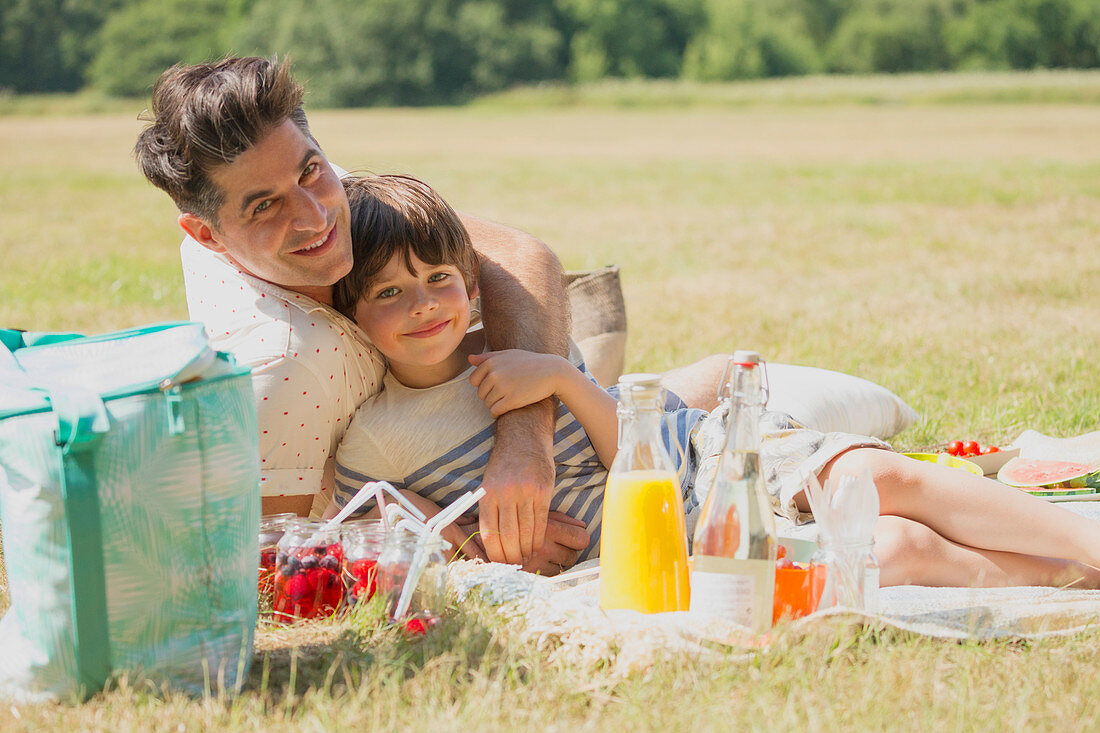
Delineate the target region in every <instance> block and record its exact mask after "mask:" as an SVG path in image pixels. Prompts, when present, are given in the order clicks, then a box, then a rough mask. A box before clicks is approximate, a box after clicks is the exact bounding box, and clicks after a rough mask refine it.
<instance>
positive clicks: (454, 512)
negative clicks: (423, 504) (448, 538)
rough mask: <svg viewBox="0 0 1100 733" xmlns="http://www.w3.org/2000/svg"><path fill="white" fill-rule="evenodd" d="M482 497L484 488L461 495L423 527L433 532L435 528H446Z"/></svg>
mask: <svg viewBox="0 0 1100 733" xmlns="http://www.w3.org/2000/svg"><path fill="white" fill-rule="evenodd" d="M483 496H485V489H484V487H482V488H478V489H477V490H476V491H470V492H467V493H465V494H463V495H462V496H460V497H459V498H458V499H457V500H456V501H455V502H454V503H453V504H451V505H450V506H449V507H447V508H446V509H444V510H443V511H441V512H440V513H439V514H436V515H435V516H434V517H432V518H431V519H429V520H428V521H427V522H426V523H425V525H424V526H425V527H427V528H428V529H431V530H435V528H437V527H438V528H440V529H442V528H443V527H446V526H447V525H448V524H450V523H451V522H453V521H455V520H456V519H458V518H459V517H460V516H462V514H463V512H465V511H466V510H467V509H469V508H470V507H472V506H473V505H474V504H476V503H477V502H478V501H480V500H481V497H483ZM437 534H438V532H437Z"/></svg>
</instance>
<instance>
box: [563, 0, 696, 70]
mask: <svg viewBox="0 0 1100 733" xmlns="http://www.w3.org/2000/svg"><path fill="white" fill-rule="evenodd" d="M556 7H557V8H558V10H559V11H560V13H561V18H562V21H561V22H562V24H563V28H564V30H565V34H566V37H567V39H568V41H567V42H568V44H569V56H570V59H569V76H570V78H572V79H573V80H575V81H592V80H595V79H599V78H602V77H604V76H616V77H627V78H634V77H670V76H678V75H679V74H680V70H681V65H682V63H683V55H684V49H685V48H686V47H687V44H688V41H689V40H690V39H691V37H692V36H694V35H695V33H696V32H697V31H698V27H699V24H700V23H701V22H702V0H557V5H556Z"/></svg>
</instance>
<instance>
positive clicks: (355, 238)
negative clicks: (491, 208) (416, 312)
mask: <svg viewBox="0 0 1100 733" xmlns="http://www.w3.org/2000/svg"><path fill="white" fill-rule="evenodd" d="M343 183H344V191H345V192H347V195H348V204H349V205H350V206H351V246H352V252H353V253H354V257H355V264H354V265H353V266H352V268H351V272H350V273H348V275H347V276H346V277H344V278H342V279H341V280H340V281H338V282H337V283H336V285H335V286H333V292H332V300H333V305H334V306H335V307H336V309H337V310H338V311H340V312H341V313H343V314H344V315H347V316H349V317H350V316H354V313H355V304H356V303H357V302H358V301H359V298H360V297H362V295H363V293H365V292H366V291H367V289H368V288H369V287H370V286H371V284H372V283H373V281H374V280H375V279H376V278H377V277H378V273H380V272H381V271H382V270H383V269H385V267H386V265H387V264H389V261H390V258H392V257H393V256H394V255H395V254H398V253H400V254H402V255H403V256H404V258H405V266H406V267H408V269H409V271H410V272H411V271H412V269H413V266H412V255H416V256H417V258H418V259H419V260H420V261H421V262H423V263H425V264H427V265H453V266H454V267H456V268H458V271H459V272H460V273H461V274H462V280H463V282H464V283H465V284H466V292H467V293H472V292H473V290H474V287H475V286H476V285H477V274H478V268H479V267H480V262H479V260H478V257H477V253H476V252H475V251H474V247H473V245H472V244H471V243H470V235H469V233H468V232H467V231H466V227H464V226H462V222H461V221H460V220H459V218H458V215H457V214H456V213H455V212H454V209H452V208H451V207H450V206H449V205H448V204H447V202H446V201H444V200H443V199H442V198H441V197H440V196H439V194H437V193H436V192H435V191H434V190H432V188H431V186H429V185H428V184H426V183H424V182H423V181H420V180H418V179H416V178H413V177H411V176H396V175H389V176H363V177H354V176H347V177H345V178H344V179H343Z"/></svg>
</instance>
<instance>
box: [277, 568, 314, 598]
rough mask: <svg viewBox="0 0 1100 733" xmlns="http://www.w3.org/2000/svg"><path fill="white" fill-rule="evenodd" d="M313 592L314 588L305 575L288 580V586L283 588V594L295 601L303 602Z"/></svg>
mask: <svg viewBox="0 0 1100 733" xmlns="http://www.w3.org/2000/svg"><path fill="white" fill-rule="evenodd" d="M312 592H313V588H312V586H311V585H310V582H309V578H307V577H306V576H305V575H300V574H299V575H295V576H292V577H290V578H287V581H286V585H285V586H283V594H284V595H285V596H286V597H287V598H290V599H291V600H294V601H301V600H302V599H304V598H306V597H307V596H309V595H310V594H311V593H312Z"/></svg>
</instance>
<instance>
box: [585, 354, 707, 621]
mask: <svg viewBox="0 0 1100 733" xmlns="http://www.w3.org/2000/svg"><path fill="white" fill-rule="evenodd" d="M663 404H664V399H663V390H662V389H661V384H660V377H659V376H658V375H654V374H628V375H624V376H623V377H621V378H620V379H619V451H618V453H617V454H616V456H615V460H614V462H613V463H612V464H611V469H610V471H609V472H608V476H607V488H606V490H605V493H604V504H603V522H602V525H601V538H600V607H601V608H603V609H605V610H606V609H613V608H628V609H631V610H634V611H641V612H643V613H660V612H663V611H686V610H687V607H688V600H689V589H688V570H687V530H686V528H685V525H684V501H683V497H682V495H681V493H680V482H679V480H678V479H677V476H676V469H675V467H674V464H673V463H672V459H671V458H670V457H669V455H668V452H667V451H666V450H665V446H664V443H663V442H662V440H661V421H662V420H663V419H664V410H663V409H662V408H663Z"/></svg>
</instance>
